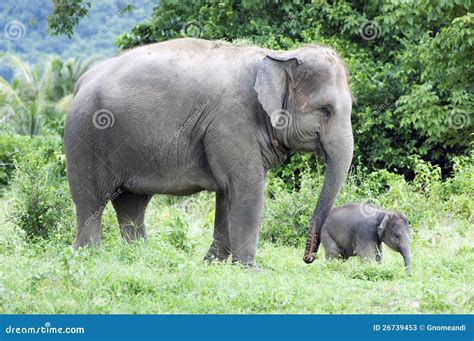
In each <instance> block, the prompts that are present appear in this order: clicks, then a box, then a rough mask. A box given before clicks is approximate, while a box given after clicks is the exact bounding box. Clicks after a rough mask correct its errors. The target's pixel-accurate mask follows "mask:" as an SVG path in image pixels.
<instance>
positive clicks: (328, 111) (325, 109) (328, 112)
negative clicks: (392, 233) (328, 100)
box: [319, 106, 331, 117]
mask: <svg viewBox="0 0 474 341" xmlns="http://www.w3.org/2000/svg"><path fill="white" fill-rule="evenodd" d="M319 110H321V112H322V113H323V114H324V115H325V116H326V117H329V116H331V109H330V108H329V107H328V106H324V107H321V108H320V109H319Z"/></svg>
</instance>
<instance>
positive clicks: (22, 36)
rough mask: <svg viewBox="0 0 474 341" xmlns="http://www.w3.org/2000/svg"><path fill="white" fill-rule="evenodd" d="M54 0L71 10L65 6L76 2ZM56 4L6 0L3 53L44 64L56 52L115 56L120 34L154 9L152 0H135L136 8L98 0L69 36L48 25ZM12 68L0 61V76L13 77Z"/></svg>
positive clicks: (1, 9)
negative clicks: (54, 30)
mask: <svg viewBox="0 0 474 341" xmlns="http://www.w3.org/2000/svg"><path fill="white" fill-rule="evenodd" d="M54 3H57V4H61V5H60V6H59V7H60V8H61V10H62V11H63V12H65V13H68V11H64V9H67V8H68V7H69V6H70V5H71V4H73V3H74V1H72V0H67V1H65V0H59V1H55V2H54ZM54 3H53V1H50V0H34V1H2V2H1V3H0V24H1V27H0V32H1V33H0V34H1V35H0V55H1V53H2V52H10V53H14V54H15V55H17V56H18V57H20V58H22V59H23V60H25V61H26V62H28V63H30V64H37V63H42V62H44V60H45V59H49V58H50V57H51V56H52V55H54V56H57V57H60V58H61V59H62V60H67V59H69V58H74V59H76V60H77V59H80V58H79V57H80V56H82V57H83V59H84V58H85V59H89V58H91V57H98V58H104V57H107V56H112V55H113V54H114V53H115V51H116V47H115V46H114V41H115V39H116V36H117V35H118V34H120V33H123V32H125V31H128V30H129V29H130V28H131V27H132V26H133V25H135V24H137V23H139V22H141V21H142V20H144V19H145V18H147V17H148V16H149V14H150V12H151V10H152V8H153V4H152V2H151V1H148V0H137V1H134V2H133V3H134V4H135V7H134V9H133V10H132V11H130V10H127V8H128V7H127V3H126V2H125V1H117V0H100V1H94V2H93V3H91V4H90V6H87V7H85V8H87V9H88V11H87V14H86V15H85V16H84V17H83V18H82V20H81V21H80V22H79V21H78V22H77V25H76V27H75V32H74V35H73V36H71V37H68V36H66V35H63V36H52V35H51V34H49V33H52V30H53V27H54V25H50V24H48V21H47V18H48V16H50V15H53V14H54V13H52V12H53V9H54V8H55V6H54ZM51 26H52V27H51ZM12 71H13V70H12V69H11V68H10V66H9V65H8V64H4V63H0V76H2V77H3V78H5V79H7V80H10V78H11V77H12Z"/></svg>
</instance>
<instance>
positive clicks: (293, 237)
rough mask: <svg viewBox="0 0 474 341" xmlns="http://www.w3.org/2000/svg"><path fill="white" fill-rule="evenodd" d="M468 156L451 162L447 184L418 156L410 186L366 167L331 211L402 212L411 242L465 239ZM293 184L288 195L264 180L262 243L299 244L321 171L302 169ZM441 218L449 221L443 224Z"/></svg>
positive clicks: (280, 183) (282, 186) (472, 184)
mask: <svg viewBox="0 0 474 341" xmlns="http://www.w3.org/2000/svg"><path fill="white" fill-rule="evenodd" d="M473 156H474V153H471V155H470V156H466V157H458V158H456V159H455V165H454V174H453V176H452V177H451V178H448V179H447V180H446V181H443V180H442V178H441V170H440V168H439V167H438V166H433V165H432V164H430V163H429V162H426V161H423V160H421V159H420V158H418V157H412V158H410V159H409V160H410V168H411V169H412V171H413V173H414V174H415V175H414V180H413V181H412V182H408V181H406V180H405V178H404V177H403V176H402V175H399V174H394V173H391V172H389V171H387V170H378V171H374V172H371V173H369V172H368V171H367V169H366V168H363V167H355V168H353V169H352V170H351V172H350V174H349V176H348V178H347V181H346V183H345V185H344V186H343V188H342V189H341V192H340V193H339V195H338V197H337V199H336V202H335V205H334V206H340V205H343V204H344V203H348V202H369V203H372V204H375V205H378V206H381V207H383V208H386V209H394V210H398V211H401V212H404V213H405V214H406V215H407V217H408V220H409V223H410V225H411V226H412V228H413V229H412V230H413V235H414V236H415V237H416V236H418V234H419V233H425V234H426V233H430V234H433V233H441V234H445V233H448V232H449V233H451V232H453V231H455V232H459V233H461V234H465V233H466V232H467V231H468V230H469V226H468V224H467V223H460V222H468V221H470V220H472V212H473V211H474V204H473V201H472V193H474V180H473V175H472V174H474V166H473V165H474V163H473ZM295 181H297V182H299V183H300V184H301V186H300V187H299V188H293V189H290V190H289V189H288V188H287V184H286V183H285V182H284V180H282V179H281V178H279V177H276V176H273V177H270V178H269V181H268V184H267V191H268V193H269V198H267V200H266V201H265V210H264V216H263V218H264V219H263V224H262V231H261V235H260V236H261V239H262V240H263V241H269V242H272V243H275V244H279V245H290V246H298V247H301V246H302V245H303V243H304V241H305V239H306V234H307V228H308V220H309V218H310V217H311V214H312V212H313V210H314V207H315V206H316V202H317V198H318V196H319V192H320V189H321V186H322V182H323V174H322V171H317V172H316V173H315V172H312V171H311V169H310V167H307V168H306V170H304V171H303V172H302V173H301V174H300V176H299V177H298V178H297V179H296V180H295ZM446 217H448V218H449V219H450V221H444V220H443V219H446ZM422 224H423V226H421V225H422ZM452 227H454V230H453V229H452ZM450 231H451V232H450Z"/></svg>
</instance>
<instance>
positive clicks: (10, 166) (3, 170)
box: [0, 135, 65, 189]
mask: <svg viewBox="0 0 474 341" xmlns="http://www.w3.org/2000/svg"><path fill="white" fill-rule="evenodd" d="M39 148H41V149H42V150H43V151H42V157H44V160H43V161H42V162H44V163H48V162H49V161H50V160H51V159H52V158H54V155H55V153H56V152H60V151H61V150H62V149H63V146H62V142H61V141H60V138H59V137H57V136H41V137H39V136H35V137H29V136H22V135H0V189H2V188H4V187H5V186H7V185H8V184H9V183H10V181H11V180H12V178H13V176H14V172H15V165H14V159H15V157H16V156H18V155H23V154H25V153H28V152H29V151H31V150H37V149H39ZM57 171H58V172H59V174H61V175H64V174H65V167H64V164H60V168H58V169H57Z"/></svg>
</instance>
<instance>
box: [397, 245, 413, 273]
mask: <svg viewBox="0 0 474 341" xmlns="http://www.w3.org/2000/svg"><path fill="white" fill-rule="evenodd" d="M400 254H401V255H402V257H403V261H404V262H405V270H406V272H407V273H408V274H409V273H410V262H411V260H410V248H409V247H405V248H402V249H401V250H400Z"/></svg>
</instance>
